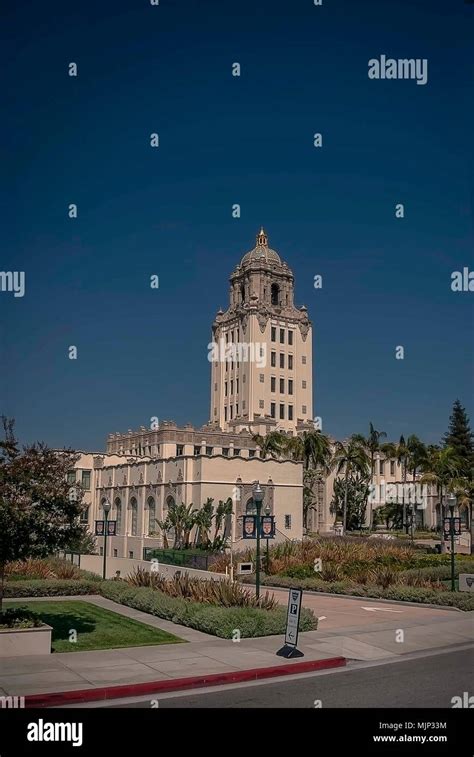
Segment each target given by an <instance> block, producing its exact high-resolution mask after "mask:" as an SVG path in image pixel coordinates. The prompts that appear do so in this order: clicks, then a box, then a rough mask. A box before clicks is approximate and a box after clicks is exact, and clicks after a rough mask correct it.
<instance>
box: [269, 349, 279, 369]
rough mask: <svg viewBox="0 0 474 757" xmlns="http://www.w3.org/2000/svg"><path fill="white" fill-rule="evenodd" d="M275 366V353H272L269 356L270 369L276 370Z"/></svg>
mask: <svg viewBox="0 0 474 757" xmlns="http://www.w3.org/2000/svg"><path fill="white" fill-rule="evenodd" d="M276 364H277V354H276V352H272V353H271V356H270V365H271V366H272V368H276Z"/></svg>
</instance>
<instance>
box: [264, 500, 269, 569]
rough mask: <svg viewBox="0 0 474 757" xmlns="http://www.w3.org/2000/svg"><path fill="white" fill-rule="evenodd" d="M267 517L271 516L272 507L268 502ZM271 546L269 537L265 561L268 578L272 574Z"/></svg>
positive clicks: (266, 506)
mask: <svg viewBox="0 0 474 757" xmlns="http://www.w3.org/2000/svg"><path fill="white" fill-rule="evenodd" d="M265 515H270V505H269V504H268V502H267V504H266V505H265ZM269 544H270V539H269V538H268V536H267V557H266V560H265V562H266V567H265V572H266V574H267V576H268V575H269V574H270V546H269Z"/></svg>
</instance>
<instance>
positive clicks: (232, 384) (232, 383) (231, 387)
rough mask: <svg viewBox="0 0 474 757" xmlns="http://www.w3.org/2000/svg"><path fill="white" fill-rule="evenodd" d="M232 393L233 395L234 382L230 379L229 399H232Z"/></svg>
mask: <svg viewBox="0 0 474 757" xmlns="http://www.w3.org/2000/svg"><path fill="white" fill-rule="evenodd" d="M233 393H234V380H233V379H231V382H230V396H231V397H232V395H233Z"/></svg>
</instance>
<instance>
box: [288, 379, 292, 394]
mask: <svg viewBox="0 0 474 757" xmlns="http://www.w3.org/2000/svg"><path fill="white" fill-rule="evenodd" d="M288 394H293V379H288Z"/></svg>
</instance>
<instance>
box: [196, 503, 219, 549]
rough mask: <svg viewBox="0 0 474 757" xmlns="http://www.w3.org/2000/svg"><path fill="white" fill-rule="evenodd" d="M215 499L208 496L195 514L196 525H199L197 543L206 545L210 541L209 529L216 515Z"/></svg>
mask: <svg viewBox="0 0 474 757" xmlns="http://www.w3.org/2000/svg"><path fill="white" fill-rule="evenodd" d="M213 502H214V500H213V499H212V497H208V498H207V500H206V501H205V503H204V504H203V506H202V507H201V509H200V510H198V511H197V513H196V516H195V521H194V522H195V525H196V526H197V533H196V545H197V546H202V547H206V546H207V544H208V543H209V531H210V529H211V527H212V519H213V517H214V505H213Z"/></svg>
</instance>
